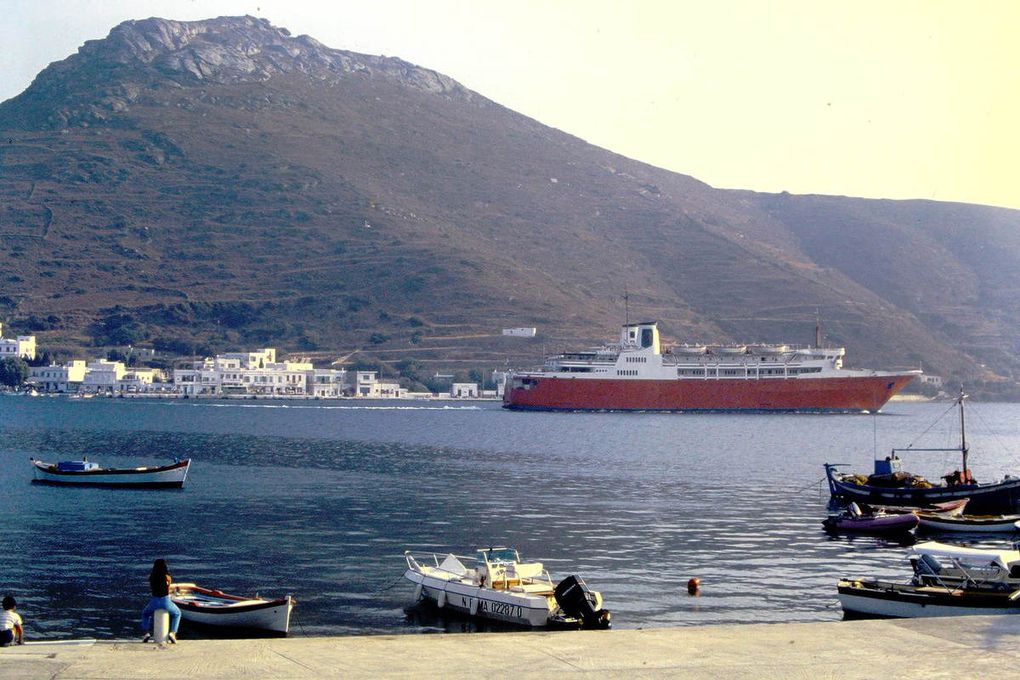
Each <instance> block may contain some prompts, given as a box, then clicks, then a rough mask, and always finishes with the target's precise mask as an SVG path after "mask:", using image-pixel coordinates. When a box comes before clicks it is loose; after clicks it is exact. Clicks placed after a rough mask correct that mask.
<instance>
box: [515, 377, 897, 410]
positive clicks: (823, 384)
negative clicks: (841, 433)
mask: <svg viewBox="0 0 1020 680" xmlns="http://www.w3.org/2000/svg"><path fill="white" fill-rule="evenodd" d="M525 377H526V378H527V382H528V384H527V385H525V386H521V387H509V386H508V388H507V391H506V393H505V395H504V398H503V406H504V407H506V408H509V409H516V410H532V411H759V412H769V411H773V412H783V411H786V412H790V411H805V412H807V411H815V412H836V413H847V412H864V411H869V412H874V411H878V410H879V409H881V408H882V407H883V406H884V405H885V404H886V402H888V401H889V399H890V398H892V396H893V395H895V394H896V393H898V392H899V391H900V390H901V389H903V387H904V386H906V385H907V383H909V382H910V381H911V380H913V379H914V377H916V376H915V375H914V374H896V373H889V374H884V375H883V374H873V375H867V376H834V377H824V378H823V377H820V378H799V379H798V378H785V379H784V378H780V379H740V378H726V379H718V378H717V379H700V380H699V379H686V380H685V379H671V380H655V379H620V378H573V377H570V378H567V377H554V376H543V375H541V374H527V375H526V376H525Z"/></svg>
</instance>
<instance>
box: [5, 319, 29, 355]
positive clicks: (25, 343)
mask: <svg viewBox="0 0 1020 680" xmlns="http://www.w3.org/2000/svg"><path fill="white" fill-rule="evenodd" d="M3 335H4V325H3V324H2V323H0V359H14V358H17V357H21V358H22V359H26V360H32V359H35V336H34V335H19V336H17V337H16V338H5V337H3Z"/></svg>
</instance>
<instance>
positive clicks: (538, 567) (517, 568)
mask: <svg viewBox="0 0 1020 680" xmlns="http://www.w3.org/2000/svg"><path fill="white" fill-rule="evenodd" d="M543 571H545V568H544V566H543V565H542V563H541V562H518V563H517V564H515V565H514V570H513V573H514V576H516V577H518V578H520V579H526V578H534V577H536V576H541V575H542V572H543Z"/></svg>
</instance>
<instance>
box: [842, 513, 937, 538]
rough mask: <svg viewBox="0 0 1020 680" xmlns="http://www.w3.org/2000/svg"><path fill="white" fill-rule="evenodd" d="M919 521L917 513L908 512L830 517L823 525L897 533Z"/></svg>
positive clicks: (870, 532)
mask: <svg viewBox="0 0 1020 680" xmlns="http://www.w3.org/2000/svg"><path fill="white" fill-rule="evenodd" d="M919 521H920V520H918V518H917V515H914V514H913V513H906V514H902V515H881V516H878V517H829V518H828V519H826V520H825V521H824V522H822V525H823V526H824V527H825V528H826V530H828V531H845V532H861V533H869V534H895V533H904V532H907V531H910V530H911V529H913V528H914V527H916V526H917V524H918V522H919Z"/></svg>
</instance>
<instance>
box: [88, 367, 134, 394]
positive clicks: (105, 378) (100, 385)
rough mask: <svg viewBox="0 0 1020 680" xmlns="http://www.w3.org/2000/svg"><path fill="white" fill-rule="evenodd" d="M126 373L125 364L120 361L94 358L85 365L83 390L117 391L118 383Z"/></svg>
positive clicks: (109, 392)
mask: <svg viewBox="0 0 1020 680" xmlns="http://www.w3.org/2000/svg"><path fill="white" fill-rule="evenodd" d="M125 373H127V366H125V365H124V362H122V361H110V360H109V359H96V360H95V361H90V362H89V363H88V364H86V365H85V380H84V381H82V386H81V387H82V391H83V392H93V393H97V394H98V393H108V394H113V393H115V392H118V391H119V390H118V383H119V382H120V379H121V378H123V377H124V374H125Z"/></svg>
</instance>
